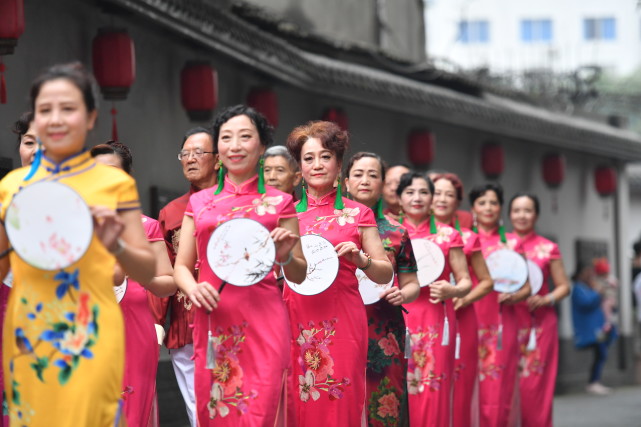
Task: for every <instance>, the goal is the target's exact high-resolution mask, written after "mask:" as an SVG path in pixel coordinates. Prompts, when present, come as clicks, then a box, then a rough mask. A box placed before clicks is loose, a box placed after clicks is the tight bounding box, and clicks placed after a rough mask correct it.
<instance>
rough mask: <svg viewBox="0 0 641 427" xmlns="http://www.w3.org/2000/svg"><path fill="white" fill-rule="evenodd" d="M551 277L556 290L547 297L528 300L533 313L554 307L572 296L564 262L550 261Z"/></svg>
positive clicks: (558, 260)
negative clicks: (547, 306)
mask: <svg viewBox="0 0 641 427" xmlns="http://www.w3.org/2000/svg"><path fill="white" fill-rule="evenodd" d="M550 275H551V276H552V282H553V283H554V290H552V292H550V293H549V294H547V295H545V296H540V295H533V296H531V297H530V298H528V300H527V303H528V307H529V308H530V310H531V311H534V310H536V309H537V308H539V307H543V306H546V305H554V304H555V303H556V302H558V301H560V300H562V299H563V298H565V297H567V296H568V295H570V281H569V280H568V276H566V274H565V268H564V267H563V260H561V259H553V260H550Z"/></svg>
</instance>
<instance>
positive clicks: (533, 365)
mask: <svg viewBox="0 0 641 427" xmlns="http://www.w3.org/2000/svg"><path fill="white" fill-rule="evenodd" d="M534 330H535V334H536V341H537V342H540V340H541V332H542V331H543V330H542V328H540V327H539V328H535V329H534ZM518 340H519V341H518V342H519V350H520V356H521V357H520V360H519V370H520V372H521V376H522V377H529V376H530V375H543V370H544V368H545V365H547V363H545V362H544V361H543V360H542V359H541V348H540V346H538V345H537V346H536V348H535V349H534V350H528V348H527V345H528V341H529V340H530V328H526V329H519V335H518Z"/></svg>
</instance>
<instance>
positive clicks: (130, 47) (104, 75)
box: [91, 28, 136, 141]
mask: <svg viewBox="0 0 641 427" xmlns="http://www.w3.org/2000/svg"><path fill="white" fill-rule="evenodd" d="M91 54H92V55H91V56H92V63H93V73H94V75H95V76H96V80H97V81H98V85H100V91H101V92H102V95H103V97H104V98H105V99H106V100H108V101H116V100H122V99H126V98H127V94H128V93H129V89H130V88H131V85H132V84H133V83H134V80H135V79H136V56H135V52H134V42H133V40H131V37H129V34H128V33H127V31H126V30H124V29H121V28H100V29H99V30H98V34H97V35H96V37H94V39H93V44H92V51H91ZM117 114H118V110H116V107H115V105H113V104H112V108H111V116H112V121H111V139H113V140H114V141H118V125H117V123H116V115H117Z"/></svg>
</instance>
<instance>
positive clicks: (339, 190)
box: [334, 175, 345, 211]
mask: <svg viewBox="0 0 641 427" xmlns="http://www.w3.org/2000/svg"><path fill="white" fill-rule="evenodd" d="M334 209H337V210H339V211H341V210H343V209H345V203H343V186H342V185H341V176H340V175H338V184H337V185H336V200H335V201H334Z"/></svg>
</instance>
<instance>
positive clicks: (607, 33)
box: [583, 18, 617, 40]
mask: <svg viewBox="0 0 641 427" xmlns="http://www.w3.org/2000/svg"><path fill="white" fill-rule="evenodd" d="M616 37H617V26H616V20H615V19H614V18H586V19H584V20H583V38H584V39H585V40H614V39H616Z"/></svg>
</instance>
